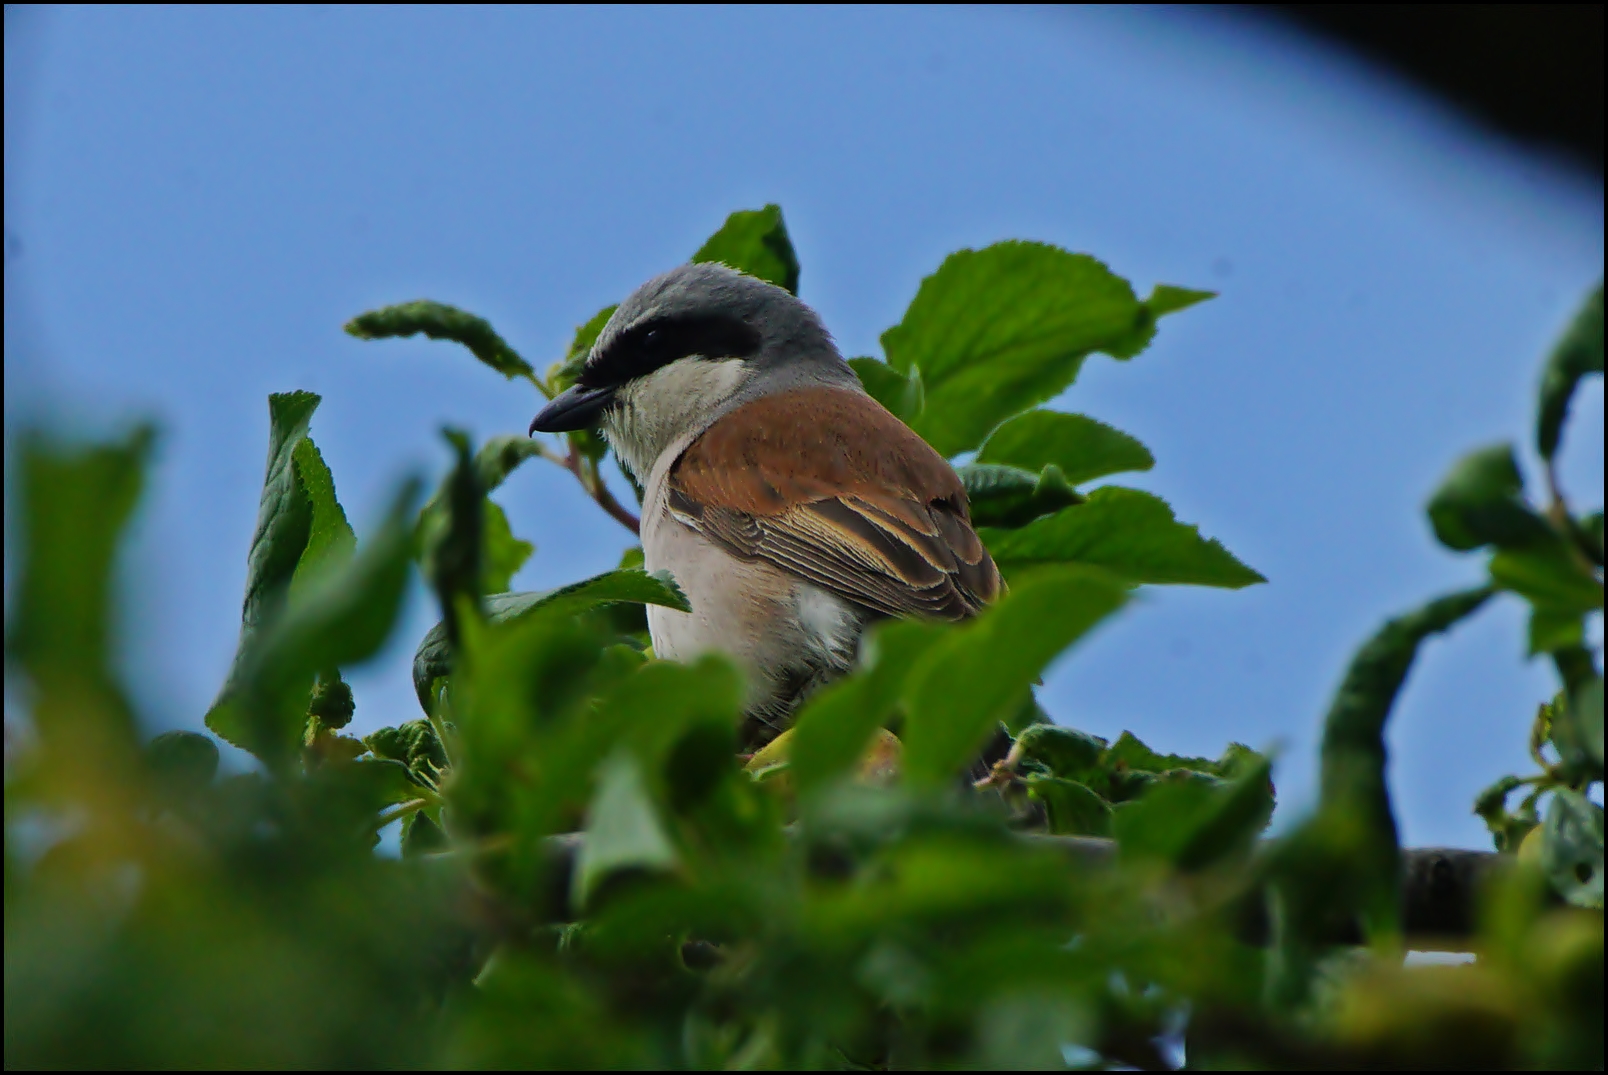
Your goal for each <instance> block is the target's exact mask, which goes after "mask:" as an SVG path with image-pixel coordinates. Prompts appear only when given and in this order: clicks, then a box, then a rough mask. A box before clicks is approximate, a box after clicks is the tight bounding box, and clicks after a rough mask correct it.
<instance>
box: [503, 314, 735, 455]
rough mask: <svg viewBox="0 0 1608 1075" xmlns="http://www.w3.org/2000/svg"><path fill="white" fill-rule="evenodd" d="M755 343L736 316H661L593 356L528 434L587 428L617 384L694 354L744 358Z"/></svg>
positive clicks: (710, 356)
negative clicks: (570, 385)
mask: <svg viewBox="0 0 1608 1075" xmlns="http://www.w3.org/2000/svg"><path fill="white" fill-rule="evenodd" d="M759 342H760V336H759V330H758V329H756V328H754V327H753V326H752V325H750V324H748V323H747V322H746V321H743V320H742V319H740V318H736V317H723V316H719V315H703V316H688V317H664V318H656V319H654V320H652V321H648V322H645V323H643V324H641V325H637V326H635V327H633V328H632V329H631V330H630V331H628V332H623V333H621V334H620V335H619V336H618V337H616V338H615V340H614V341H613V342H612V343H610V344H609V346H608V348H607V349H606V350H604V351H603V352H601V353H599V354H597V355H595V356H593V358H592V360H591V361H590V362H588V363H587V364H586V368H585V369H583V370H582V371H581V376H580V378H579V379H578V380H577V381H576V383H575V387H573V388H571V389H570V390H569V391H567V392H565V393H563V394H562V395H560V396H559V397H558V398H556V399H554V400H553V401H552V402H551V403H549V404H548V405H547V406H546V407H543V408H542V411H541V413H540V414H538V415H537V416H536V418H535V420H534V421H532V422H531V424H530V431H531V432H532V433H567V432H569V431H571V430H575V429H585V428H586V427H587V426H590V425H593V424H594V423H596V422H597V420H598V419H599V418H601V417H602V415H603V412H604V410H606V409H607V408H608V406H609V404H610V403H612V402H613V401H614V393H615V392H616V391H617V390H618V389H619V388H620V386H621V385H623V384H626V383H627V382H629V381H634V380H636V379H637V378H639V377H646V376H647V375H648V374H650V373H652V372H653V371H654V370H657V369H661V368H663V367H665V366H668V365H669V364H670V363H672V362H677V361H680V360H681V359H683V358H688V357H691V356H693V355H697V356H699V357H700V358H707V359H713V360H718V359H727V358H747V357H749V356H750V355H752V354H754V353H755V352H756V351H758V350H759Z"/></svg>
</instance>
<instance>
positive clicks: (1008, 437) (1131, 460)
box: [977, 410, 1156, 485]
mask: <svg viewBox="0 0 1608 1075" xmlns="http://www.w3.org/2000/svg"><path fill="white" fill-rule="evenodd" d="M977 461H978V462H979V463H1006V464H1009V465H1010V466H1013V467H1022V468H1024V469H1026V470H1031V471H1039V470H1042V469H1044V468H1045V467H1047V466H1049V465H1051V464H1054V465H1055V466H1058V467H1060V468H1061V472H1062V473H1063V474H1065V475H1066V480H1067V481H1069V482H1071V483H1072V484H1073V485H1078V484H1080V483H1082V482H1086V481H1092V480H1093V479H1095V478H1103V477H1105V476H1106V475H1107V474H1117V473H1120V472H1122V471H1125V470H1149V469H1150V468H1151V467H1152V466H1154V465H1155V463H1156V460H1155V458H1154V457H1153V456H1151V454H1150V450H1149V449H1148V448H1146V447H1145V446H1144V445H1143V444H1140V443H1139V442H1138V441H1137V440H1135V439H1134V438H1133V437H1130V436H1128V434H1126V433H1123V432H1121V431H1120V430H1116V429H1113V428H1111V427H1110V426H1108V425H1106V424H1105V423H1104V422H1097V421H1095V420H1094V419H1093V418H1089V417H1086V416H1085V415H1081V414H1062V413H1061V412H1059V411H1042V410H1033V411H1028V412H1027V413H1026V414H1020V415H1017V416H1016V417H1015V418H1012V419H1011V420H1010V421H1008V422H1006V423H1005V424H1004V425H1002V426H1000V427H999V428H998V429H996V430H994V432H993V433H991V434H989V436H988V440H987V442H986V443H984V445H983V447H982V450H981V451H980V452H978V453H977Z"/></svg>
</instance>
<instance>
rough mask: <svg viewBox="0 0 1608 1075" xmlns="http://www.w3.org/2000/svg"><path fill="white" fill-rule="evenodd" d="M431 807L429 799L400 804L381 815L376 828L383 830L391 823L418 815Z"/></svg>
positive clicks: (376, 822)
mask: <svg viewBox="0 0 1608 1075" xmlns="http://www.w3.org/2000/svg"><path fill="white" fill-rule="evenodd" d="M429 805H430V800H428V799H409V800H408V801H407V802H405V803H399V804H397V805H396V806H394V807H392V808H391V809H389V810H387V811H385V812H384V813H383V814H381V815H380V816H379V819H378V820H377V821H375V823H374V827H375V828H377V829H383V828H385V826H387V825H389V824H390V823H391V822H393V821H397V820H400V819H401V818H405V817H407V816H408V815H409V814H416V813H418V812H419V811H420V810H422V809H424V808H425V807H426V806H429Z"/></svg>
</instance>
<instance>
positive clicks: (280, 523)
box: [208, 392, 333, 745]
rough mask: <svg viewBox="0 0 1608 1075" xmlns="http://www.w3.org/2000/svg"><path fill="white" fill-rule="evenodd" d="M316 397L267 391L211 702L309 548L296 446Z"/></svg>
mask: <svg viewBox="0 0 1608 1075" xmlns="http://www.w3.org/2000/svg"><path fill="white" fill-rule="evenodd" d="M318 403H319V397H318V396H316V395H314V394H313V393H311V392H284V393H275V394H274V395H271V396H269V397H268V471H267V474H266V475H265V476H264V477H263V482H262V498H261V502H260V503H259V505H258V508H257V529H256V533H255V534H253V535H252V538H251V551H250V552H248V553H247V554H246V599H245V602H244V604H243V605H242V606H241V609H240V642H239V644H238V645H237V646H236V647H235V659H234V663H233V665H232V666H231V667H230V669H229V676H228V678H227V679H226V680H225V681H224V685H223V689H222V690H220V691H219V692H218V698H217V700H216V701H214V702H213V703H212V704H213V707H214V708H216V707H217V706H219V705H221V704H222V703H223V702H224V701H225V700H227V699H228V698H229V697H230V696H231V695H232V694H233V693H234V691H235V689H236V687H237V684H238V680H239V676H240V674H241V662H242V661H243V660H244V659H245V656H246V653H247V652H248V651H249V650H250V649H251V647H252V645H253V644H254V641H255V638H256V636H257V633H258V632H259V631H260V630H261V629H262V627H263V625H264V624H265V623H266V622H267V621H268V620H269V619H270V618H272V616H273V615H274V614H276V613H277V612H278V611H279V609H280V608H281V607H282V606H283V605H284V602H285V598H286V596H287V595H288V593H289V590H290V583H291V579H292V578H293V577H294V576H295V573H296V567H297V565H298V564H299V563H300V562H301V556H302V553H303V551H305V550H306V548H307V541H308V538H309V536H310V535H311V533H312V524H313V503H312V500H311V498H310V496H309V495H308V493H307V490H306V488H305V487H304V486H303V484H302V482H301V480H300V478H299V475H298V473H297V467H296V464H295V452H296V446H297V445H298V444H299V443H300V442H301V440H302V439H303V438H304V437H306V436H307V423H308V422H310V421H311V420H312V417H313V411H314V410H316V409H317V408H318ZM331 497H333V488H332V489H331ZM208 719H209V720H210V719H211V718H210V717H209V718H208ZM209 726H210V725H209ZM224 738H226V739H227V738H228V736H225V737H224ZM231 742H232V740H231ZM237 745H238V744H237Z"/></svg>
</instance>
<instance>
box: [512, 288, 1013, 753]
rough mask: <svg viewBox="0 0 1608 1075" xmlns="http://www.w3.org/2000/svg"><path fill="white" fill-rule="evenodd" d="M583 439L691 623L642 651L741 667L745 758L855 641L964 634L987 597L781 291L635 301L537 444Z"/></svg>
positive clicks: (922, 456)
mask: <svg viewBox="0 0 1608 1075" xmlns="http://www.w3.org/2000/svg"><path fill="white" fill-rule="evenodd" d="M594 424H600V425H601V427H602V430H603V435H604V436H605V437H606V438H607V440H608V442H609V444H610V445H611V446H612V447H613V448H614V452H615V454H616V456H617V457H618V458H619V460H620V462H621V463H622V464H623V465H624V466H625V468H626V469H627V470H629V471H630V472H631V474H632V476H633V477H635V478H636V480H637V482H638V483H639V484H640V485H641V486H642V488H643V490H644V495H643V504H642V508H643V511H642V527H641V531H642V548H643V553H644V557H645V560H646V564H645V566H646V567H647V569H648V570H650V571H657V570H659V569H667V570H668V571H669V572H670V573H671V575H673V576H674V578H675V580H676V582H677V583H679V584H680V586H681V589H682V591H683V592H684V593H685V594H686V596H687V599H688V601H689V602H690V604H691V606H692V611H691V612H690V613H687V612H678V611H675V610H673V609H667V608H659V607H653V606H650V607H649V609H648V629H649V632H650V634H651V636H652V639H653V648H654V652H655V653H656V654H658V655H659V656H661V657H668V658H672V659H686V658H689V657H692V656H694V655H696V654H697V653H699V652H702V651H705V650H720V651H723V652H725V653H727V654H730V655H731V656H733V657H735V658H736V659H737V660H738V662H739V663H740V664H741V665H743V666H744V667H745V668H746V670H747V671H748V673H749V690H750V694H749V698H748V704H747V714H748V726H747V728H746V729H745V733H746V737H747V739H748V742H749V744H750V746H757V745H760V744H762V743H764V742H765V741H767V740H768V739H770V738H772V737H773V736H775V735H776V734H777V733H778V732H779V731H781V730H782V729H783V728H785V727H786V725H787V723H788V721H789V719H790V717H791V715H792V713H793V711H794V710H795V709H796V708H797V706H798V704H799V702H800V701H801V700H802V699H803V698H804V697H805V696H806V695H808V694H809V693H810V691H812V690H813V689H814V688H816V687H817V686H819V685H820V684H822V683H824V682H826V681H829V680H831V679H833V678H835V677H837V676H839V675H842V674H843V673H844V672H846V671H848V670H849V668H850V667H851V666H852V665H853V663H854V660H855V656H856V650H857V646H858V642H859V638H860V634H861V632H862V631H863V630H864V628H865V626H866V625H867V624H868V623H870V622H872V621H874V620H876V619H879V618H884V617H890V616H910V615H914V616H926V617H935V618H939V619H948V620H955V619H962V618H964V617H967V616H971V615H973V614H975V613H976V612H977V611H978V610H979V609H980V608H981V607H982V606H983V605H985V604H987V603H988V602H990V601H992V600H993V599H994V597H995V596H996V595H997V594H998V593H999V591H1000V588H1001V583H1000V576H999V571H998V570H997V569H996V568H995V566H994V562H993V560H992V559H991V558H990V557H989V555H988V550H987V549H985V548H984V547H983V543H982V542H981V541H980V540H979V539H978V537H977V534H976V532H975V531H974V530H973V529H972V524H971V515H970V510H969V508H968V506H967V502H966V493H965V490H964V489H963V488H962V486H961V482H960V479H959V477H957V476H956V474H955V471H954V470H953V468H951V467H950V465H949V464H948V463H947V462H946V461H945V460H944V458H943V457H942V456H940V455H939V454H938V453H937V452H935V451H934V450H933V449H932V448H930V447H928V445H927V443H926V442H925V441H923V440H922V439H921V438H920V437H919V436H917V435H916V434H915V433H914V432H913V431H911V430H910V428H909V427H908V426H906V425H904V423H902V422H900V421H899V419H897V418H895V417H894V416H893V415H892V414H891V413H890V412H889V411H888V410H886V409H885V408H884V407H883V406H882V405H881V404H880V403H878V402H877V401H876V400H874V399H872V398H871V396H869V395H867V394H866V392H865V390H864V389H863V388H861V386H860V381H859V379H858V378H857V377H856V376H855V374H854V371H853V370H852V369H851V368H850V367H849V365H848V363H847V362H845V361H844V360H843V356H842V355H840V354H839V353H838V350H837V347H836V345H834V344H833V342H832V337H831V335H830V334H829V333H828V332H827V331H826V328H825V326H823V325H822V324H821V319H820V318H819V317H818V316H817V315H816V313H815V311H814V310H812V309H810V308H809V307H808V306H806V305H805V304H804V303H802V302H800V301H799V300H798V299H797V298H795V297H794V296H793V295H792V294H791V293H789V292H788V291H786V290H784V289H782V288H780V287H776V286H774V285H772V284H768V283H766V282H764V281H762V280H758V279H756V278H754V277H751V276H746V275H743V274H742V273H738V272H735V271H733V270H731V269H728V268H726V267H725V266H723V265H711V264H699V265H686V266H682V267H681V268H678V269H675V270H673V271H671V272H668V273H665V274H664V275H663V276H659V277H656V278H655V279H652V280H649V281H648V282H647V283H646V284H643V285H642V286H641V287H640V288H638V289H637V290H636V291H635V292H634V293H633V294H632V295H631V296H630V297H629V298H627V299H626V300H625V301H624V302H623V303H621V304H620V306H619V308H618V309H617V310H616V311H615V312H614V315H613V316H612V317H611V318H610V319H609V322H608V324H607V325H605V326H604V328H603V331H602V332H601V333H600V334H599V335H598V338H597V343H596V344H595V345H594V346H593V348H592V351H591V353H590V355H588V357H587V360H586V364H585V367H584V369H583V370H582V372H581V374H580V377H579V379H578V381H577V383H576V384H575V386H574V387H572V388H570V389H569V390H568V391H566V392H564V393H563V394H562V395H560V396H558V397H557V398H556V399H554V400H553V401H552V402H551V403H549V404H548V405H547V406H546V407H545V408H543V409H542V411H541V413H540V414H538V415H537V416H536V418H535V420H534V421H533V422H532V423H531V427H530V428H531V432H532V433H536V432H543V433H559V432H566V431H570V430H576V429H582V428H586V427H589V426H592V425H594Z"/></svg>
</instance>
